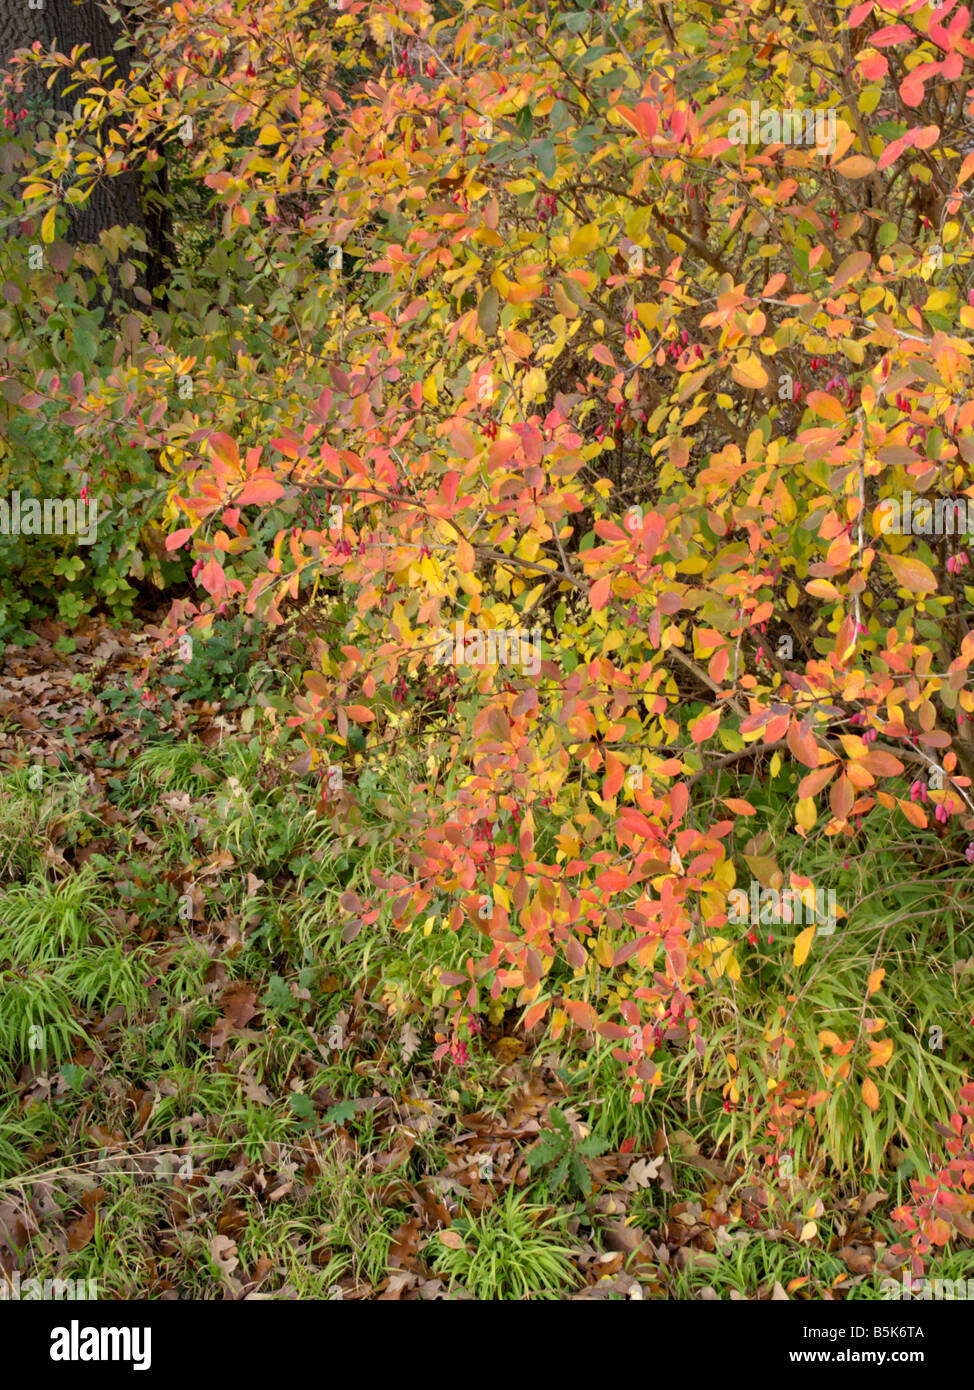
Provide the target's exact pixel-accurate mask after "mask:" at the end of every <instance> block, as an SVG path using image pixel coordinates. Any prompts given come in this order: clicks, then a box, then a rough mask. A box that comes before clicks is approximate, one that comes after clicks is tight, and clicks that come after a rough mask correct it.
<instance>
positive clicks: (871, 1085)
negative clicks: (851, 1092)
mask: <svg viewBox="0 0 974 1390" xmlns="http://www.w3.org/2000/svg"><path fill="white" fill-rule="evenodd" d="M862 1098H863V1100H864V1101H865V1102H866V1104H867V1105H868V1106H869V1108H870V1110H878V1109H879V1089H878V1087H877V1085H876V1083H875V1081H873V1080H871V1079H870V1077H868V1076H867V1077H866V1079H865V1081H864V1082H863V1083H862Z"/></svg>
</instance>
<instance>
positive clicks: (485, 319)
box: [477, 285, 500, 336]
mask: <svg viewBox="0 0 974 1390" xmlns="http://www.w3.org/2000/svg"><path fill="white" fill-rule="evenodd" d="M499 307H500V296H499V295H498V293H497V291H496V290H495V289H494V287H493V285H490V286H488V288H487V289H486V290H485V291H484V293H483V295H482V297H481V300H480V303H479V305H478V306H477V325H478V327H479V328H480V331H481V332H482V333H486V334H487V335H488V336H489V335H490V334H491V333H493V332H494V330H495V329H496V327H497V311H498V309H499Z"/></svg>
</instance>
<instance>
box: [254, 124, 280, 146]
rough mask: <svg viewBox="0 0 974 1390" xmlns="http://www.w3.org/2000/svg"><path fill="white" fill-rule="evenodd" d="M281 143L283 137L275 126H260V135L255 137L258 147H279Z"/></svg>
mask: <svg viewBox="0 0 974 1390" xmlns="http://www.w3.org/2000/svg"><path fill="white" fill-rule="evenodd" d="M283 142H284V137H283V135H282V134H281V132H280V131H279V130H278V128H277V126H276V125H265V126H261V130H260V134H259V135H258V137H257V143H258V145H280V144H283Z"/></svg>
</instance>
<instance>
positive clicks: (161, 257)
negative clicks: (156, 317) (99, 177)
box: [0, 0, 173, 293]
mask: <svg viewBox="0 0 974 1390" xmlns="http://www.w3.org/2000/svg"><path fill="white" fill-rule="evenodd" d="M32 6H36V7H37V8H33V7H32ZM123 36H124V30H122V29H121V28H120V27H119V26H118V25H113V24H112V23H110V21H109V19H108V16H107V15H106V13H105V11H104V10H103V9H102V7H101V5H100V4H98V3H95V2H94V0H80V3H76V0H2V3H0V63H3V64H7V63H9V60H10V58H11V57H12V56H13V54H14V52H15V51H16V50H17V49H18V48H30V46H31V45H32V44H33V43H35V42H36V41H37V40H40V43H41V45H42V47H43V48H44V49H46V50H48V51H49V50H51V49H52V48H54V49H55V50H56V51H57V52H59V53H70V52H71V49H72V48H73V47H75V45H77V44H88V45H89V48H88V52H87V54H86V55H85V56H86V57H89V58H91V57H95V58H107V57H111V58H112V59H113V61H114V63H115V66H116V69H117V72H118V75H120V76H121V77H122V78H127V77H128V76H129V72H130V67H131V51H130V50H129V49H127V48H121V49H119V50H117V51H116V50H115V44H116V43H117V42H118V40H119V39H120V38H122V37H123ZM108 80H109V83H110V82H111V80H112V78H111V74H109V79H108ZM68 85H70V84H69V81H68V80H67V79H66V78H61V77H58V80H57V82H56V83H55V84H54V87H53V89H52V90H51V92H44V90H43V87H44V79H43V76H42V75H40V74H37V73H35V72H31V73H30V74H29V76H28V90H29V91H31V93H32V94H34V95H37V96H42V95H43V97H44V98H46V100H47V101H52V100H53V102H54V104H55V106H56V107H58V108H59V109H61V110H63V111H65V112H67V113H68V114H70V112H71V110H72V109H73V106H74V103H75V101H77V99H78V96H79V94H80V93H79V90H78V89H77V88H75V90H74V91H73V92H71V93H69V94H67V95H65V94H64V88H65V87H66V86H68ZM146 177H147V178H152V179H153V181H154V184H155V188H156V190H157V191H159V192H162V193H165V191H166V171H165V166H163V168H162V172H161V173H160V174H155V175H151V176H146ZM143 195H144V188H143V175H141V174H140V172H139V171H138V170H137V169H130V170H126V171H125V172H124V173H122V174H119V175H118V176H117V177H116V178H113V179H106V180H104V181H103V182H101V183H99V184H98V186H97V187H96V188H95V189H94V190H93V192H92V194H91V197H90V198H89V200H88V202H87V203H86V204H85V206H84V207H82V208H69V212H70V217H71V225H70V229H69V232H68V238H69V240H70V241H71V242H73V243H74V244H76V245H80V244H82V243H86V242H94V243H96V244H97V243H98V241H99V236H100V233H101V232H103V231H106V230H107V229H108V228H110V227H127V226H132V225H134V226H136V227H138V228H139V229H140V230H141V231H142V232H143V234H144V236H145V238H146V243H147V246H148V255H147V260H146V273H145V277H144V280H143V282H142V283H143V284H144V286H145V288H146V289H147V290H149V292H150V293H151V292H152V291H153V290H154V289H156V288H157V287H161V286H164V285H165V284H166V283H167V280H168V276H169V272H168V270H167V266H166V262H167V260H169V259H171V258H172V255H173V242H172V223H171V219H170V218H169V216H168V214H160V213H159V212H158V211H155V210H149V209H148V208H147V206H146V201H145V199H144V196H143Z"/></svg>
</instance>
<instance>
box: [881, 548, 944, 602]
mask: <svg viewBox="0 0 974 1390" xmlns="http://www.w3.org/2000/svg"><path fill="white" fill-rule="evenodd" d="M883 559H884V560H885V561H886V563H887V564H888V565H889V567H890V569H891V570H892V571H893V578H894V579H895V580H896V582H897V584H901V585H902V586H903V588H904V589H909V591H910V593H911V594H932V593H933V592H934V590H935V589H936V587H937V580H936V577H935V576H934V573H933V570H931V569H930V568H929V567H928V566H927V565H925V564H924V563H923V561H922V560H914V559H913V558H912V556H909V555H884V556H883Z"/></svg>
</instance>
